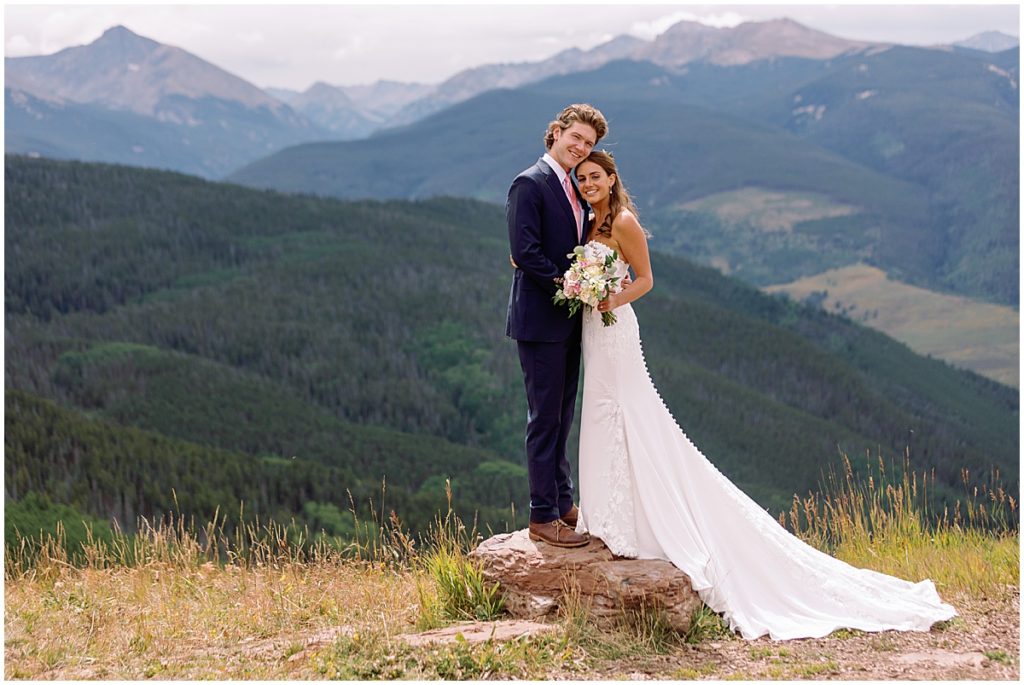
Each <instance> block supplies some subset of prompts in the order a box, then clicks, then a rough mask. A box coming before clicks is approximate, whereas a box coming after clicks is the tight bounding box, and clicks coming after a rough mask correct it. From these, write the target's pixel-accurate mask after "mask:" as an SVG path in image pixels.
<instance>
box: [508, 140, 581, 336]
mask: <svg viewBox="0 0 1024 685" xmlns="http://www.w3.org/2000/svg"><path fill="white" fill-rule="evenodd" d="M573 192H575V193H576V197H577V198H578V199H579V201H580V206H581V207H582V208H583V231H582V236H581V237H577V235H576V218H575V216H574V215H573V212H572V205H570V204H569V198H567V197H566V196H565V190H563V189H562V184H561V183H559V181H558V175H557V174H556V173H555V171H554V169H552V168H551V167H550V166H548V164H547V162H545V161H543V158H541V159H540V160H538V161H537V163H536V164H534V165H533V166H532V167H530V168H529V169H526V170H525V171H523V172H522V173H521V174H519V175H518V176H516V178H515V180H514V181H512V187H511V188H509V191H508V202H506V204H505V219H506V221H507V222H508V242H509V248H510V251H511V254H512V259H513V260H514V261H515V263H516V265H517V268H516V269H515V270H514V272H513V276H512V289H511V291H510V292H509V297H508V318H507V320H506V323H505V335H507V336H509V337H510V338H513V339H515V340H522V341H533V342H559V341H561V340H565V339H566V338H568V337H569V336H570V335H572V334H573V332H574V331H575V330H576V328H577V327H578V326H579V325H580V322H581V321H582V318H581V317H580V315H579V314H578V313H577V315H576V316H574V317H571V318H570V317H569V311H568V309H567V308H566V307H565V306H555V304H554V303H553V302H552V301H551V298H552V297H554V295H555V292H556V291H557V290H558V285H557V284H556V283H555V280H554V279H555V278H560V277H561V276H562V275H563V274H565V272H566V270H567V269H568V268H569V264H570V263H571V262H572V259H570V257H569V256H568V255H569V254H570V253H571V252H572V251H573V249H574V248H575V247H576V246H577V245H580V244H581V242H582V239H581V238H586V236H587V232H588V225H589V219H588V212H589V207H588V205H587V204H586V203H585V202H584V201H583V198H582V196H581V195H580V192H579V190H578V189H576V186H575V184H573Z"/></svg>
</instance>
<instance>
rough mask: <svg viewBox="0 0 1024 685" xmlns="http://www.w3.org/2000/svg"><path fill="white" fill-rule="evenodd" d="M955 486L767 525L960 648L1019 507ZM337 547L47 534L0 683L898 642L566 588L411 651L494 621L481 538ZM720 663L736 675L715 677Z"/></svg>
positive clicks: (628, 665)
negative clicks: (515, 633) (493, 635)
mask: <svg viewBox="0 0 1024 685" xmlns="http://www.w3.org/2000/svg"><path fill="white" fill-rule="evenodd" d="M963 486H964V488H965V492H966V495H967V498H966V500H965V502H966V505H965V506H962V507H957V508H955V509H954V510H953V511H949V510H942V511H937V510H935V506H934V504H933V503H932V501H931V499H932V498H931V497H930V491H929V487H930V479H929V477H928V475H927V474H917V473H913V472H912V471H911V470H910V469H909V468H908V465H907V464H906V463H904V464H902V465H894V464H890V465H886V464H885V463H883V462H882V461H881V460H879V461H878V463H877V466H876V467H875V468H873V469H872V470H871V471H870V472H868V473H863V474H854V472H853V470H852V467H851V466H850V462H849V461H848V460H845V459H844V461H843V463H842V464H840V466H839V469H838V471H835V470H833V471H831V472H830V473H829V474H827V476H826V477H825V479H824V482H823V487H822V489H821V491H820V492H818V493H812V494H810V495H808V496H807V497H805V498H801V497H794V500H793V508H792V510H791V512H790V513H789V514H788V515H787V514H785V513H783V514H780V523H782V524H783V525H786V526H787V527H788V528H789V529H790V530H794V531H795V532H796V533H797V534H798V535H799V536H800V537H801V538H802V539H804V540H805V541H807V542H808V543H810V544H812V545H815V546H816V547H818V548H820V549H824V550H827V551H829V552H830V553H832V554H834V555H835V556H837V557H839V558H841V559H844V560H846V561H848V562H850V563H852V564H855V565H858V566H864V567H869V568H872V569H876V570H879V571H883V572H886V573H891V574H895V575H897V576H900V577H903V578H907V579H912V580H919V579H922V578H926V577H927V578H931V579H932V580H934V581H935V583H936V586H937V587H938V588H939V592H940V594H941V595H942V596H943V598H944V599H946V600H947V601H950V602H952V603H953V604H954V605H955V606H957V607H958V609H961V612H962V614H963V615H964V618H963V619H962V618H961V617H959V616H958V617H956V618H954V619H953V620H952V621H949V622H946V623H944V624H939V625H937V626H935V627H933V629H932V631H931V633H929V634H927V635H926V636H925V637H928V638H934V639H935V640H939V641H940V644H956V643H957V642H958V639H960V638H959V637H958V636H959V633H964V636H962V637H964V638H965V639H966V637H971V636H973V633H972V634H971V635H967V633H968V632H969V631H973V630H975V629H974V628H973V627H972V626H973V622H972V621H973V619H972V617H973V616H974V614H972V613H970V612H968V611H966V610H964V609H962V607H968V606H973V605H974V604H975V603H977V602H993V601H994V602H996V603H997V605H998V606H1001V607H1003V608H1004V609H1005V607H1006V606H1014V605H1015V603H1014V602H1012V601H1011V600H1012V598H1013V597H1014V596H1016V594H1017V593H1018V591H1019V535H1018V526H1017V520H1018V519H1017V516H1018V512H1017V502H1016V500H1015V499H1014V498H1013V496H1012V495H1011V494H1009V493H1006V492H1005V491H1004V490H1002V489H1001V487H1000V486H999V484H998V475H997V474H993V475H992V477H991V478H989V479H988V480H987V481H983V482H976V481H975V480H974V479H973V477H972V475H971V474H969V473H967V472H965V473H964V474H963ZM448 493H449V496H450V489H449V490H448ZM353 516H355V514H353ZM353 528H354V529H355V530H363V531H366V534H365V535H362V536H357V537H356V538H355V539H353V540H350V541H348V543H347V544H345V545H342V544H338V541H333V542H332V541H331V540H329V539H328V538H325V537H317V536H309V535H308V531H306V532H305V533H302V534H298V535H296V533H295V531H294V530H293V529H289V528H284V527H280V526H277V525H276V524H269V525H266V526H262V527H260V526H257V525H249V526H247V527H245V528H244V530H243V529H238V530H236V531H235V532H234V533H233V534H228V533H226V532H225V531H226V529H225V527H224V520H223V519H218V520H214V521H211V522H209V523H207V524H206V525H203V526H200V525H199V524H197V523H196V522H194V521H185V520H183V519H168V520H165V521H163V522H162V523H159V524H156V525H151V526H145V525H144V526H142V527H141V528H140V530H139V532H137V533H133V534H130V535H129V534H123V533H117V534H116V535H115V536H114V539H113V542H112V543H109V544H108V543H107V542H104V541H101V540H86V541H85V542H84V543H83V544H82V546H81V550H80V551H81V553H82V554H81V556H75V555H74V554H69V550H68V549H66V548H65V546H64V545H62V541H61V533H60V532H58V535H57V537H56V538H55V537H54V536H49V535H47V536H41V537H38V538H33V537H31V536H29V537H24V538H20V539H18V540H14V541H11V540H8V542H7V547H6V549H5V560H4V561H5V563H4V569H5V613H4V628H5V645H4V649H5V657H6V659H5V671H4V676H5V677H6V678H9V679H52V678H59V679H144V678H160V679H211V678H212V679H281V678H287V679H325V678H331V679H333V678H339V679H384V678H387V679H397V678H403V679H406V678H413V679H492V678H497V679H509V678H528V679H554V678H570V679H594V678H615V679H620V678H629V677H633V676H634V675H635V674H637V673H641V674H643V675H645V677H654V678H669V679H701V678H713V679H723V678H724V679H735V678H739V679H751V678H754V677H758V678H760V677H766V678H786V679H806V678H829V677H835V676H837V675H842V674H844V673H846V672H847V671H848V670H849V669H851V668H852V672H854V673H856V672H857V669H858V668H859V667H858V666H857V665H856V664H854V665H853V666H850V665H849V664H848V663H847V662H848V661H849V660H850V659H853V660H854V661H855V662H858V663H860V662H863V661H864V660H865V656H864V654H863V653H860V652H859V653H858V655H857V656H854V657H849V658H847V659H846V660H844V657H843V650H844V649H847V650H848V649H849V648H850V647H851V646H852V645H854V644H855V643H857V642H858V640H859V641H860V643H863V645H862V649H863V650H868V651H871V650H875V651H877V652H878V653H879V655H880V658H881V656H884V655H886V654H889V655H890V656H891V654H890V653H892V652H894V651H897V650H898V649H899V647H898V646H896V645H897V641H898V640H899V639H900V638H901V637H902V636H903V635H908V636H909V635H910V634H899V633H882V634H876V635H867V634H861V635H856V633H857V631H845V630H840V631H837V632H836V633H834V634H833V635H832V636H830V637H828V638H825V639H823V640H811V641H793V642H787V643H773V642H770V641H766V640H765V639H762V640H761V641H757V642H753V643H745V642H744V641H743V640H741V639H739V638H738V637H735V636H732V635H729V634H728V632H727V631H726V630H725V629H724V626H723V623H722V621H721V620H720V619H719V618H718V617H717V616H716V615H714V614H713V613H711V612H710V611H708V610H707V609H706V608H704V609H702V610H701V611H700V612H699V614H698V615H697V616H695V621H694V624H693V627H692V628H691V630H690V633H689V634H687V635H680V634H677V633H674V632H673V631H671V630H670V629H669V628H667V626H666V624H665V622H664V621H663V620H661V618H660V617H659V614H658V613H657V612H656V611H646V612H642V613H640V614H623V615H622V616H621V617H620V618H619V620H617V621H616V622H615V623H614V625H612V626H607V627H599V626H598V625H596V624H595V622H594V621H593V620H591V617H590V616H589V614H588V611H587V607H586V605H585V603H584V602H582V601H581V600H580V598H579V595H578V594H577V593H575V592H573V589H572V588H571V587H568V588H567V592H566V594H565V601H564V602H563V606H562V607H561V610H560V612H559V614H558V615H557V616H556V617H553V618H552V625H553V626H554V627H553V629H551V630H550V631H548V632H545V633H542V634H538V635H533V636H526V637H519V638H515V639H511V640H508V641H499V640H487V641H485V642H476V643H474V642H470V641H467V640H465V639H463V638H460V637H458V636H457V637H456V638H455V639H454V640H453V641H449V642H447V643H431V644H426V645H419V646H414V645H412V644H410V643H408V642H407V641H406V640H405V639H404V638H403V636H408V635H409V634H413V633H416V632H418V631H423V630H428V629H436V628H439V627H443V626H446V625H451V624H458V623H459V622H461V621H467V620H471V621H485V622H486V621H494V620H500V619H503V618H508V617H507V616H506V615H505V613H504V606H503V603H502V601H501V596H500V590H499V589H498V588H496V587H493V586H490V585H488V583H487V582H486V581H485V580H484V579H483V578H482V576H481V574H480V570H479V569H478V568H477V567H475V566H474V564H473V563H472V562H470V561H469V560H468V557H467V553H468V552H469V551H470V550H471V549H472V548H473V547H474V546H475V545H476V544H477V543H478V542H479V541H480V539H481V536H480V534H479V533H478V532H477V531H476V530H475V529H474V528H473V527H471V526H470V527H467V525H465V524H464V523H463V522H462V521H460V520H459V519H458V518H457V517H456V516H454V515H453V514H452V513H451V510H450V509H449V512H448V514H447V515H442V514H439V515H438V517H437V519H436V520H435V523H434V525H433V526H432V527H431V528H430V530H429V531H428V532H427V533H425V534H423V535H418V536H411V535H409V534H408V533H406V532H405V531H403V529H402V526H401V524H400V523H399V522H397V520H394V519H392V520H390V521H380V520H377V521H373V522H367V521H359V520H355V521H354V522H353ZM1008 602H1009V604H1008ZM1013 619H1014V621H1015V620H1016V615H1014V616H1013ZM985 620H990V619H985ZM911 637H913V638H918V637H919V635H918V634H914V635H913V636H911ZM762 643H764V644H762ZM1008 650H1009V648H1008V647H1007V646H1006V645H1003V644H1001V645H999V648H998V649H997V648H996V647H995V646H993V645H991V644H990V645H989V648H988V649H987V651H986V652H985V656H984V657H983V658H984V664H985V665H986V666H990V667H991V668H990V669H989V670H988V671H986V673H988V674H989V677H1006V674H1010V677H1012V674H1013V673H1015V672H1016V671H1014V670H1013V669H1017V668H1019V665H1018V664H1017V663H1016V657H1015V656H1014V655H1012V652H1011V651H1008ZM727 653H735V654H737V655H739V656H738V657H737V658H738V659H739V661H738V662H736V663H735V664H732V665H730V663H727V661H728V659H727V660H726V661H723V658H724V657H723V656H722V655H725V654H727ZM729 659H732V657H729ZM869 660H870V659H869ZM861 670H863V668H861ZM861 677H865V676H863V675H862V676H861Z"/></svg>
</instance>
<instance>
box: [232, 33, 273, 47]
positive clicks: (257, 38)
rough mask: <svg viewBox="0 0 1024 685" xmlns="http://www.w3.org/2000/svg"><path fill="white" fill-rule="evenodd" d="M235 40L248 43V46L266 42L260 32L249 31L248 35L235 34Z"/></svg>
mask: <svg viewBox="0 0 1024 685" xmlns="http://www.w3.org/2000/svg"><path fill="white" fill-rule="evenodd" d="M235 38H237V39H238V40H240V41H242V42H243V43H248V44H250V45H257V44H259V43H263V42H264V41H266V38H264V36H263V33H262V32H261V31H251V32H249V33H236V34H235Z"/></svg>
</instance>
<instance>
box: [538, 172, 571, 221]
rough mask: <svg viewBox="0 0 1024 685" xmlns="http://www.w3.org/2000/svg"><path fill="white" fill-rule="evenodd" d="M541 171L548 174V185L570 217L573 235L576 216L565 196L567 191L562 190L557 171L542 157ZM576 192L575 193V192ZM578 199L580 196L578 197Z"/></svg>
mask: <svg viewBox="0 0 1024 685" xmlns="http://www.w3.org/2000/svg"><path fill="white" fill-rule="evenodd" d="M537 164H539V165H540V167H541V169H542V170H544V172H545V173H546V174H547V177H548V185H549V186H551V189H552V190H553V191H554V193H555V197H557V198H558V203H559V204H560V205H561V207H562V211H564V212H565V214H566V216H567V217H569V225H570V226H572V230H573V233H575V232H576V215H575V214H573V213H572V205H571V204H569V198H567V197H566V196H565V189H564V188H562V184H561V183H559V182H558V174H556V173H555V170H554V169H552V168H551V167H550V166H548V163H547V162H545V161H544V158H543V157H541V161H539V162H537ZM574 192H575V191H574ZM577 197H578V196H577Z"/></svg>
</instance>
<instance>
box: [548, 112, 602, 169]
mask: <svg viewBox="0 0 1024 685" xmlns="http://www.w3.org/2000/svg"><path fill="white" fill-rule="evenodd" d="M551 135H552V136H553V137H554V139H555V141H554V142H553V143H552V144H551V149H550V150H548V153H549V154H550V155H551V156H552V157H554V158H555V161H556V162H558V163H559V164H561V165H562V168H563V169H565V170H566V171H568V170H570V169H574V168H575V167H576V165H577V164H579V163H580V162H582V161H583V160H584V159H586V157H587V155H589V154H590V151H591V150H593V149H594V145H596V144H597V131H595V130H594V127H593V126H590V125H589V124H583V123H580V122H578V121H574V122H573V123H572V125H571V126H570V127H569V128H567V129H565V130H564V131H563V130H561V129H559V128H556V129H555V130H554V131H553V132H552V134H551Z"/></svg>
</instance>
